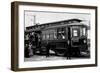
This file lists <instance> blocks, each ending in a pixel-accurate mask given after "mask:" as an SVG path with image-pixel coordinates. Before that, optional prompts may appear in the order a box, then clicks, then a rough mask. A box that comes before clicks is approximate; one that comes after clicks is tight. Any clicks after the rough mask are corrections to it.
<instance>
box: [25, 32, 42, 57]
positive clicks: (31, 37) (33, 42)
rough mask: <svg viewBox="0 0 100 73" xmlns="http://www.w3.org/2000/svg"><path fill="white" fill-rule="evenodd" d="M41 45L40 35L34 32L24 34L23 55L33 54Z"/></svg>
mask: <svg viewBox="0 0 100 73" xmlns="http://www.w3.org/2000/svg"><path fill="white" fill-rule="evenodd" d="M40 45H41V39H40V36H39V35H38V34H36V33H34V32H32V33H28V34H26V35H25V57H30V56H33V55H34V54H35V53H36V48H39V47H40Z"/></svg>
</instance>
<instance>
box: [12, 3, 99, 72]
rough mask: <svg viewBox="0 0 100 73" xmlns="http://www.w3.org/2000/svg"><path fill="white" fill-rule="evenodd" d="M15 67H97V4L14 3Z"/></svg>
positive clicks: (13, 60)
mask: <svg viewBox="0 0 100 73" xmlns="http://www.w3.org/2000/svg"><path fill="white" fill-rule="evenodd" d="M11 29H12V30H11V31H12V50H11V53H12V59H11V61H12V62H11V63H12V64H11V65H12V70H16V71H18V70H20V71H22V70H23V71H24V70H43V69H59V68H73V67H89V66H97V7H95V6H81V5H67V4H48V3H31V2H14V3H12V27H11Z"/></svg>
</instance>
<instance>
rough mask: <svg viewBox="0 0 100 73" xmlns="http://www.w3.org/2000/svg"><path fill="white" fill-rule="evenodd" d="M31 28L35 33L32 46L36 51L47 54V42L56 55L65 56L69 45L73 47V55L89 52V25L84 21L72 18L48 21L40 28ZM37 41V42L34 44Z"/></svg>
mask: <svg viewBox="0 0 100 73" xmlns="http://www.w3.org/2000/svg"><path fill="white" fill-rule="evenodd" d="M36 27H37V26H36ZM36 27H35V29H34V30H30V32H31V33H34V35H35V36H34V38H31V40H32V39H35V40H34V42H32V46H33V48H34V49H35V50H34V53H37V52H38V53H41V54H45V53H46V50H47V47H46V46H47V44H49V45H50V47H49V49H50V51H53V52H54V53H55V55H59V56H64V54H65V51H66V50H67V48H68V47H69V45H70V46H71V47H70V48H71V49H72V54H73V56H80V55H81V52H87V51H88V48H89V44H88V40H89V39H88V38H87V36H88V30H89V26H87V25H86V24H84V23H82V21H81V20H78V19H72V20H67V21H59V22H54V23H48V24H46V25H45V26H44V25H43V24H42V25H40V26H39V27H40V28H39V27H37V28H39V29H36ZM34 43H35V44H34Z"/></svg>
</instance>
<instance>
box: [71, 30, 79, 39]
mask: <svg viewBox="0 0 100 73" xmlns="http://www.w3.org/2000/svg"><path fill="white" fill-rule="evenodd" d="M79 36H80V31H79V29H78V28H73V29H72V37H79Z"/></svg>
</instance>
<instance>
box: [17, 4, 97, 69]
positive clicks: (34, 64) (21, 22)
mask: <svg viewBox="0 0 100 73" xmlns="http://www.w3.org/2000/svg"><path fill="white" fill-rule="evenodd" d="M24 10H37V11H56V12H57V11H58V12H60V11H64V12H67V11H69V12H76V13H90V14H91V22H90V23H91V25H90V26H91V32H92V33H90V34H91V37H90V38H91V48H90V49H91V58H90V59H81V60H59V61H53V62H52V61H42V62H41V61H40V62H39V61H38V62H36V61H33V62H24ZM18 13H19V18H18V19H19V23H18V24H19V31H18V32H19V36H18V37H19V42H18V45H19V47H18V49H19V51H18V52H19V54H18V58H19V59H18V63H19V65H18V66H19V68H30V67H31V68H35V67H50V66H63V65H66V66H67V65H68V66H71V65H84V64H95V46H96V44H95V31H96V30H95V16H96V15H95V14H96V13H95V10H94V9H85V8H84V9H83V8H67V7H66V8H60V7H45V6H27V5H19V12H18Z"/></svg>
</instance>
